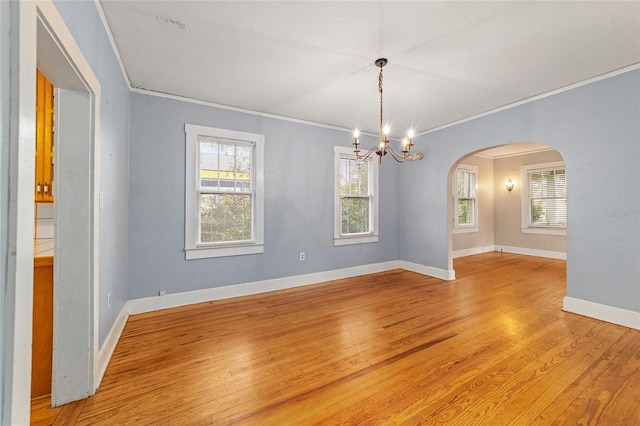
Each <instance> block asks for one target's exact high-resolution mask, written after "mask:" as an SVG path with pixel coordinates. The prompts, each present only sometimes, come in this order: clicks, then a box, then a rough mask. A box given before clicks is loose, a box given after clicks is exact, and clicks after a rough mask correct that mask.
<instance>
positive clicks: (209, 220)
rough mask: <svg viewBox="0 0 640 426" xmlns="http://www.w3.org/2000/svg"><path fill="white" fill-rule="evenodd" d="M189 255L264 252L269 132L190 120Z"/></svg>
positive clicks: (193, 257)
mask: <svg viewBox="0 0 640 426" xmlns="http://www.w3.org/2000/svg"><path fill="white" fill-rule="evenodd" d="M185 134H186V139H185V142H186V179H185V243H184V247H185V253H186V258H187V259H203V258H208V257H221V256H236V255H244V254H256V253H264V136H263V135H258V134H253V133H246V132H238V131H235V130H228V129H218V128H214V127H206V126H199V125H194V124H185Z"/></svg>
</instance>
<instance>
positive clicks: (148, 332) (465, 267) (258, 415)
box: [52, 253, 640, 425]
mask: <svg viewBox="0 0 640 426" xmlns="http://www.w3.org/2000/svg"><path fill="white" fill-rule="evenodd" d="M454 267H455V270H456V275H457V277H458V278H457V279H456V280H455V281H452V282H445V281H440V280H437V279H434V278H429V277H425V276H422V275H419V274H416V273H412V272H407V271H403V270H395V271H389V272H384V273H379V274H374V275H367V276H362V277H356V278H350V279H344V280H338V281H332V282H327V283H322V284H318V285H313V286H307V287H301V288H296V289H290V290H284V291H278V292H273V293H267V294H261V295H255V296H248V297H242V298H237V299H231V300H225V301H216V302H210V303H203V304H199V305H192V306H188V307H181V308H176V309H169V310H164V311H160V312H152V313H147V314H141V315H135V316H131V317H130V319H129V321H128V323H127V325H126V327H125V330H124V332H123V335H122V338H121V340H120V342H119V343H118V346H117V348H116V350H115V353H114V355H113V357H112V360H111V363H110V364H109V367H108V368H107V371H106V374H105V377H104V380H103V382H102V385H101V386H100V389H99V390H98V392H97V393H96V395H95V396H93V397H91V398H89V399H86V400H84V401H81V402H80V403H76V404H69V405H68V406H65V407H69V408H66V411H65V414H64V418H61V419H60V420H62V421H64V424H74V422H75V424H80V425H112V424H132V425H145V424H158V425H187V424H188V425H201V424H202V425H206V424H260V425H308V424H321V425H337V424H347V425H353V424H358V425H378V424H408V425H413V424H454V425H480V424H488V425H550V424H557V425H565V424H571V425H574V424H585V425H586V424H589V425H614V424H617V425H638V424H640V331H637V330H633V329H628V328H625V327H621V326H616V325H613V324H608V323H605V322H601V321H597V320H593V319H590V318H585V317H581V316H579V315H575V314H570V313H566V312H563V311H562V310H561V307H562V298H563V296H564V295H565V292H566V284H565V283H566V281H565V262H564V261H559V260H552V259H543V258H536V257H528V256H520V255H513V254H504V255H500V254H499V253H487V254H483V255H477V256H470V257H466V258H460V259H456V261H455V264H454ZM65 407H63V408H65ZM58 410H61V409H58ZM52 411H53V410H52ZM56 415H57V416H60V411H58V414H55V415H53V420H52V421H54V422H55V423H56V424H58V423H57V420H56V419H55V416H56ZM60 424H63V423H60Z"/></svg>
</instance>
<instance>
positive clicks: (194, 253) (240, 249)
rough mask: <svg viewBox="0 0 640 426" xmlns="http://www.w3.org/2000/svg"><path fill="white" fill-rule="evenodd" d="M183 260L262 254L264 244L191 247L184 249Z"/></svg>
mask: <svg viewBox="0 0 640 426" xmlns="http://www.w3.org/2000/svg"><path fill="white" fill-rule="evenodd" d="M184 251H185V258H186V259H187V260H192V259H207V258H211V257H226V256H242V255H245V254H260V253H264V244H247V245H238V246H220V247H191V248H185V249H184Z"/></svg>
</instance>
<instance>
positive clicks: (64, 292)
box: [35, 2, 100, 406]
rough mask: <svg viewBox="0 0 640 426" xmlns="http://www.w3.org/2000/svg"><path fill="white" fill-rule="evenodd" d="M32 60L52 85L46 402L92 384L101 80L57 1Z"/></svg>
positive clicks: (47, 10)
mask: <svg viewBox="0 0 640 426" xmlns="http://www.w3.org/2000/svg"><path fill="white" fill-rule="evenodd" d="M35 18H36V20H37V25H36V45H37V57H36V61H37V68H38V69H40V70H42V72H43V73H44V74H45V75H47V77H48V78H49V79H50V80H51V82H52V83H53V85H54V86H55V88H56V89H55V98H54V99H55V105H54V109H55V123H54V127H55V129H56V131H55V141H54V147H55V149H54V151H55V152H54V158H55V163H54V172H53V173H54V176H55V179H54V184H53V193H54V194H55V203H54V213H53V216H54V217H55V221H54V256H53V301H54V302H53V354H52V378H51V385H52V387H51V404H52V405H53V406H59V405H62V404H65V403H67V402H71V401H75V400H78V399H82V398H86V397H88V396H90V395H92V394H93V393H94V392H95V388H96V385H95V381H94V378H95V371H96V358H97V350H98V344H97V339H98V332H97V326H98V321H97V282H98V280H97V276H98V275H97V272H98V271H97V263H98V262H97V259H98V249H97V247H98V244H97V242H98V235H97V229H98V228H97V225H98V209H97V205H98V204H97V203H96V202H95V200H96V193H97V189H96V188H98V176H99V175H98V173H97V164H98V162H97V153H98V138H97V135H98V134H99V103H100V85H99V83H98V80H97V78H96V77H95V75H94V74H93V72H92V71H91V68H90V67H89V65H88V64H87V62H86V60H85V58H84V56H83V55H82V53H81V51H80V49H79V48H78V46H77V45H76V43H75V41H74V40H73V38H72V36H71V34H70V33H69V30H68V29H67V28H66V26H65V24H64V21H63V20H62V18H61V16H60V15H59V13H58V11H57V9H56V8H55V6H54V5H53V4H52V3H50V2H40V3H38V6H37V11H36V16H35Z"/></svg>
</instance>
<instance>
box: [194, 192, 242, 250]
mask: <svg viewBox="0 0 640 426" xmlns="http://www.w3.org/2000/svg"><path fill="white" fill-rule="evenodd" d="M250 239H251V195H249V194H247V195H241V194H202V195H200V242H201V243H215V242H223V241H243V240H250Z"/></svg>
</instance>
